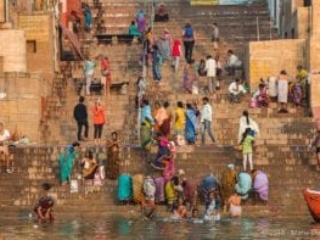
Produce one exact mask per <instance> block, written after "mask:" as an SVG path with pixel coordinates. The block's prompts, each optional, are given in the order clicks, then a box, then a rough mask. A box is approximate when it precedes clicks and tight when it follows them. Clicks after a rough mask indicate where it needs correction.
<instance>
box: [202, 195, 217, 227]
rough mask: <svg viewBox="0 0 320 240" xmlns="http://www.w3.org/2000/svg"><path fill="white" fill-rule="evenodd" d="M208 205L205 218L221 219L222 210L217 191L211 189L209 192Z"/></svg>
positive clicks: (209, 219) (208, 219) (207, 219)
mask: <svg viewBox="0 0 320 240" xmlns="http://www.w3.org/2000/svg"><path fill="white" fill-rule="evenodd" d="M208 200H209V201H208V203H209V204H208V205H207V206H206V212H205V215H204V217H203V218H204V220H206V221H219V220H220V212H219V198H218V195H217V193H216V192H215V191H211V192H210V193H209V194H208Z"/></svg>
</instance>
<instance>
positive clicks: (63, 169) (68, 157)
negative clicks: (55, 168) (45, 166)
mask: <svg viewBox="0 0 320 240" xmlns="http://www.w3.org/2000/svg"><path fill="white" fill-rule="evenodd" d="M75 156H76V152H75V151H74V148H73V146H71V145H70V146H67V147H66V149H65V151H64V152H63V153H62V154H61V155H60V158H59V168H60V179H61V182H62V183H63V182H67V181H69V180H70V176H71V174H72V166H73V161H74V158H75Z"/></svg>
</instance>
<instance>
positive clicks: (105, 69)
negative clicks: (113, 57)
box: [101, 56, 111, 95]
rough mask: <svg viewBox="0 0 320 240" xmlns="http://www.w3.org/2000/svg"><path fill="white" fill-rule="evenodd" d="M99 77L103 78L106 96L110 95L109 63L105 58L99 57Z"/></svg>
mask: <svg viewBox="0 0 320 240" xmlns="http://www.w3.org/2000/svg"><path fill="white" fill-rule="evenodd" d="M101 75H102V77H104V78H105V79H104V84H105V85H106V94H107V95H109V94H110V86H111V72H110V63H109V59H108V57H107V56H101Z"/></svg>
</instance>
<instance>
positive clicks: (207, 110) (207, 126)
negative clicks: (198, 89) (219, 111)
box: [201, 97, 215, 145]
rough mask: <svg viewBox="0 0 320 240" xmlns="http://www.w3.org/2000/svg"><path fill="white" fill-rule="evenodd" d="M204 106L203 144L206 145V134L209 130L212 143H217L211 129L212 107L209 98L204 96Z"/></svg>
mask: <svg viewBox="0 0 320 240" xmlns="http://www.w3.org/2000/svg"><path fill="white" fill-rule="evenodd" d="M202 103H203V107H202V110H201V124H202V128H201V145H205V140H206V139H205V135H206V132H208V135H209V137H210V138H211V141H212V143H215V139H214V135H213V133H212V129H211V123H212V107H211V105H210V104H209V98H207V97H204V98H202Z"/></svg>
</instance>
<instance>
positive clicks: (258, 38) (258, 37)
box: [257, 17, 260, 41]
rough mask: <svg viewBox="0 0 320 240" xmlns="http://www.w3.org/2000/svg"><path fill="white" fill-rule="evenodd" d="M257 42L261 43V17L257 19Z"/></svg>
mask: <svg viewBox="0 0 320 240" xmlns="http://www.w3.org/2000/svg"><path fill="white" fill-rule="evenodd" d="M257 40H258V41H260V31H259V17H257Z"/></svg>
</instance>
